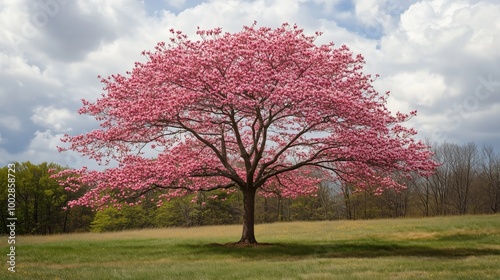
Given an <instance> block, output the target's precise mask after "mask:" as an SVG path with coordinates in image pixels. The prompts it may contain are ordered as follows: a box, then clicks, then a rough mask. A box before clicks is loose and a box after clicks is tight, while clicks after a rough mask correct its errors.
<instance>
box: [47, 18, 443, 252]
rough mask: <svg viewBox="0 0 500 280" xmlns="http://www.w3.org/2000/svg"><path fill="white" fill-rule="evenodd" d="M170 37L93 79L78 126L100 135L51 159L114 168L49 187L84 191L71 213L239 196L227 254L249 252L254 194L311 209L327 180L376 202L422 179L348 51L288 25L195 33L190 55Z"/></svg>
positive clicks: (429, 165)
mask: <svg viewBox="0 0 500 280" xmlns="http://www.w3.org/2000/svg"><path fill="white" fill-rule="evenodd" d="M171 32H172V34H173V38H172V39H171V41H170V42H169V43H168V44H167V43H164V42H161V43H158V45H157V46H156V49H155V51H153V52H143V55H144V56H145V57H147V62H145V63H139V62H137V63H136V64H135V67H134V69H133V70H132V71H131V72H127V73H126V75H113V76H111V77H108V78H103V79H102V82H103V83H104V85H105V87H104V91H105V94H103V95H102V97H101V98H100V99H98V100H96V101H95V102H89V101H86V100H83V107H82V108H81V109H80V110H79V112H80V113H81V114H87V115H91V116H94V117H95V118H96V120H97V121H99V122H100V125H101V128H100V129H97V130H94V131H91V132H88V133H86V134H83V135H76V136H69V135H66V136H65V137H64V138H63V139H62V141H63V142H66V143H67V147H65V148H60V150H73V151H77V152H80V153H81V154H82V155H84V156H88V157H90V158H93V159H95V160H97V161H98V162H101V163H102V164H106V163H107V162H109V161H110V160H115V161H117V162H118V166H117V167H110V168H108V169H105V170H104V171H92V170H87V169H86V168H83V169H79V170H67V171H63V172H60V173H58V174H56V175H55V176H56V177H59V178H60V181H61V183H62V184H65V185H66V186H67V188H68V189H70V190H74V191H76V190H78V189H79V188H80V187H81V186H83V185H86V186H92V189H91V190H90V191H88V192H87V193H86V194H85V195H84V196H82V197H81V198H79V199H78V200H75V201H72V202H71V203H70V206H73V205H86V206H89V207H96V208H99V207H105V206H106V205H120V204H122V203H127V204H131V205H132V204H136V203H140V202H141V201H144V199H146V197H148V199H151V197H154V198H153V201H155V202H156V203H158V205H161V203H162V202H163V201H165V200H168V199H169V198H171V197H175V196H183V195H186V194H189V193H193V192H200V191H211V190H215V189H225V190H227V191H240V192H241V193H242V194H243V197H244V200H243V204H244V205H243V208H244V215H243V232H242V236H241V239H240V241H239V242H241V243H256V242H257V241H256V239H255V234H254V204H255V196H256V193H258V192H260V193H262V194H263V195H269V194H276V193H279V195H281V196H283V197H296V196H299V195H312V194H314V193H315V191H316V190H317V185H318V182H319V180H321V179H325V178H328V179H329V180H343V181H345V182H349V183H353V184H355V185H356V186H358V188H360V189H364V188H370V189H373V187H374V186H376V189H377V191H378V192H381V191H383V190H384V189H388V188H401V187H403V186H401V185H400V184H398V183H397V180H395V177H394V176H395V175H396V174H400V175H401V174H403V175H404V174H407V173H409V172H418V173H420V174H422V175H429V174H430V173H431V172H432V170H433V169H434V167H435V163H434V162H432V161H431V160H430V157H431V153H430V152H429V149H428V147H427V146H426V145H424V144H423V143H421V142H419V141H416V140H414V139H413V138H412V137H413V136H414V135H415V134H416V131H415V130H414V129H412V128H407V127H405V126H403V125H402V123H403V122H405V121H406V120H408V119H409V118H410V117H412V116H414V115H415V114H416V113H415V112H411V113H409V114H403V113H396V114H395V115H392V114H391V113H390V112H389V111H388V109H387V108H386V102H387V98H388V96H389V93H385V94H380V93H378V92H377V91H376V90H375V89H374V88H373V87H372V85H371V84H372V82H373V80H372V79H371V77H370V76H369V75H366V74H363V72H362V67H363V64H364V59H363V57H362V56H361V55H357V56H354V55H353V54H352V53H351V52H350V51H349V49H348V48H347V47H346V46H341V47H339V48H335V47H334V45H333V43H330V44H326V45H321V46H318V45H316V44H315V43H314V40H315V38H316V37H317V36H320V35H321V34H320V33H316V34H315V36H307V35H305V34H304V32H303V30H302V29H300V28H298V27H297V26H291V25H288V24H283V25H282V26H281V27H279V28H276V29H271V28H266V27H261V28H257V27H256V25H255V24H254V25H252V26H250V27H244V28H243V29H242V31H240V32H238V33H234V34H229V33H223V32H222V30H221V29H219V28H216V29H213V30H201V29H198V31H197V34H198V35H199V36H200V37H201V40H198V41H191V40H189V39H188V37H187V36H186V35H184V34H183V33H182V32H180V31H174V30H171ZM152 152H154V155H152ZM318 174H321V176H319V177H320V178H318ZM313 175H314V176H313ZM150 193H151V194H153V195H149V194H150ZM146 194H148V196H146Z"/></svg>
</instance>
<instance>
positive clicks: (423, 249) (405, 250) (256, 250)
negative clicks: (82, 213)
mask: <svg viewBox="0 0 500 280" xmlns="http://www.w3.org/2000/svg"><path fill="white" fill-rule="evenodd" d="M180 246H185V247H188V249H189V250H190V251H191V252H192V253H194V254H200V255H204V254H209V255H226V256H227V255H230V256H232V257H236V258H258V259H269V260H284V259H307V258H377V257H435V258H449V259H458V258H465V257H469V256H490V255H497V256H500V249H491V248H471V247H456V246H450V247H443V248H439V247H429V246H423V245H422V246H420V245H402V244H401V243H396V242H394V243H391V242H387V241H377V240H370V241H361V242H359V241H351V240H349V241H335V242H333V243H317V244H299V243H279V244H270V245H267V246H256V247H243V248H242V247H234V246H225V245H223V244H206V245H194V244H193V245H191V244H183V245H180Z"/></svg>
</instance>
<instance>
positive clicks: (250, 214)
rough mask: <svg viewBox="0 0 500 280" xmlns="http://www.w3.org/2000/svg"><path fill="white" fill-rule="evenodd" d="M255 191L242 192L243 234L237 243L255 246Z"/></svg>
mask: <svg viewBox="0 0 500 280" xmlns="http://www.w3.org/2000/svg"><path fill="white" fill-rule="evenodd" d="M255 193H256V191H255V190H246V191H244V192H243V232H242V233H241V239H240V241H238V243H247V244H255V243H257V240H256V239H255V231H254V225H255Z"/></svg>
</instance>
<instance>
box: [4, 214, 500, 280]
mask: <svg viewBox="0 0 500 280" xmlns="http://www.w3.org/2000/svg"><path fill="white" fill-rule="evenodd" d="M240 230H241V226H210V227H199V228H185V229H181V228H174V229H150V230H138V231H124V232H117V233H101V234H97V233H83V234H69V235H54V236H18V237H17V241H16V254H17V256H16V257H17V258H16V273H11V272H9V271H8V270H7V268H8V265H7V263H6V260H7V256H6V254H7V253H8V248H7V245H8V244H7V242H6V241H5V240H6V239H5V236H3V237H2V244H1V247H0V248H1V252H2V256H3V258H4V261H2V262H3V263H4V265H3V269H2V271H1V272H0V279H79V280H85V279H191V280H194V279H217V280H221V279H266V280H267V279H500V215H488V216H454V217H437V218H425V219H395V220H369V221H331V222H330V221H329V222H293V223H274V224H263V225H257V226H256V236H257V240H258V241H259V242H267V243H273V245H268V246H257V247H229V246H223V245H219V244H223V243H226V242H232V241H236V240H238V239H239V235H240Z"/></svg>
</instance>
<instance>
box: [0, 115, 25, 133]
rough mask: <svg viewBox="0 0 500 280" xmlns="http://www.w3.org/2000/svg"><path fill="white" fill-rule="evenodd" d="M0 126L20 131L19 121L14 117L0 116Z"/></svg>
mask: <svg viewBox="0 0 500 280" xmlns="http://www.w3.org/2000/svg"><path fill="white" fill-rule="evenodd" d="M0 126H2V127H4V128H7V129H9V130H17V131H18V130H21V121H20V120H19V119H18V118H16V117H15V116H0Z"/></svg>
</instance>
